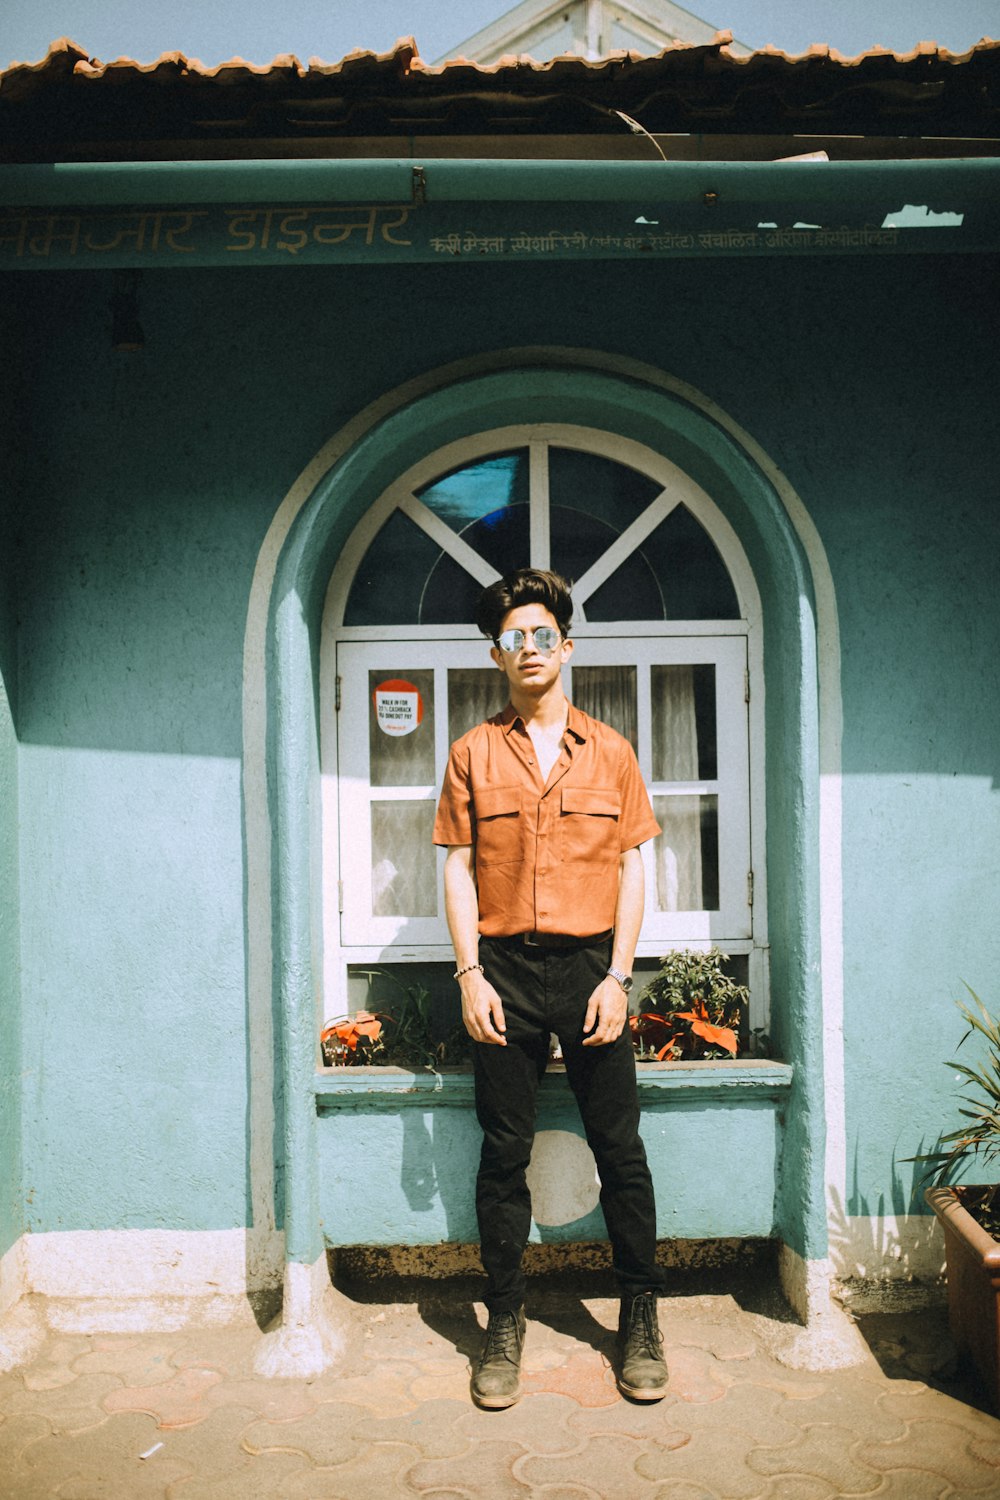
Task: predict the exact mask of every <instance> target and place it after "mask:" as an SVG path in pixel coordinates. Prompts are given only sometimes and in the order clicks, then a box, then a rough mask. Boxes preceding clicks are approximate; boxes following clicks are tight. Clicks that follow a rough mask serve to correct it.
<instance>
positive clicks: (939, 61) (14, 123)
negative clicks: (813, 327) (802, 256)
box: [0, 31, 1000, 161]
mask: <svg viewBox="0 0 1000 1500" xmlns="http://www.w3.org/2000/svg"><path fill="white" fill-rule="evenodd" d="M732 41H733V38H732V33H731V32H729V31H720V32H718V33H717V34H716V36H715V37H714V38H713V40H712V41H711V42H710V43H707V44H688V43H677V44H675V45H673V46H671V47H668V48H666V49H665V50H664V51H663V52H660V53H658V54H656V55H655V56H643V55H640V54H639V53H635V52H613V53H610V54H608V55H607V56H606V57H602V58H599V59H596V60H588V59H586V58H581V57H577V56H563V57H557V58H554V59H553V60H552V61H550V62H542V63H540V62H536V61H534V59H532V58H530V57H505V58H501V59H500V61H499V62H496V63H493V64H491V65H489V66H482V65H480V64H478V63H475V62H471V61H469V60H468V59H466V58H460V57H458V58H452V59H449V60H448V61H447V62H444V63H440V64H430V63H426V62H424V61H423V59H422V58H421V57H420V56H419V54H418V52H417V47H416V43H415V42H414V40H413V39H412V38H402V39H400V40H399V41H398V42H397V43H396V45H395V46H394V47H393V48H391V49H390V50H389V51H388V52H383V53H375V52H370V51H360V50H359V51H355V52H351V53H349V54H348V55H347V56H346V57H343V58H341V59H340V60H339V61H338V62H334V63H326V62H322V61H320V60H319V59H318V58H315V57H313V58H310V59H309V61H308V62H307V63H305V64H303V63H302V62H301V61H300V60H299V59H298V58H297V57H295V56H293V55H291V54H282V55H280V56H278V57H275V58H273V59H272V60H271V62H269V63H264V64H258V63H251V62H247V61H245V60H244V59H243V58H239V57H234V58H231V59H229V60H228V61H227V62H223V63H219V64H217V65H216V66H214V67H212V68H206V67H205V66H204V65H203V64H202V63H201V62H200V61H199V60H198V59H197V58H189V57H186V56H185V55H184V54H183V53H181V52H168V53H164V54H163V55H162V56H161V57H158V58H156V59H155V60H154V61H152V62H148V63H140V62H137V61H135V60H134V59H131V58H127V57H119V58H115V59H113V60H112V61H110V62H102V61H100V60H99V59H97V58H92V57H90V56H89V55H88V54H87V53H86V52H85V51H84V50H83V48H81V47H79V46H78V45H77V44H76V43H74V42H72V41H70V40H69V39H68V38H66V37H63V38H61V39H60V40H59V41H57V42H54V43H53V44H52V46H51V47H50V48H49V51H48V53H47V54H46V56H45V57H44V58H43V59H42V60H41V61H40V62H33V63H14V64H13V65H12V66H10V67H9V68H7V69H6V70H5V71H4V72H0V140H3V141H4V142H5V145H4V156H5V158H6V159H7V160H40V161H44V160H64V159H74V150H75V149H76V148H77V147H78V146H80V145H81V143H85V144H86V149H87V150H89V151H91V152H92V153H94V152H96V153H98V154H99V153H100V150H101V149H102V148H101V143H102V142H105V143H107V146H108V149H110V148H111V145H112V143H113V144H114V148H115V149H116V150H119V151H124V152H125V153H126V154H127V153H128V149H129V146H130V144H134V145H135V148H136V149H137V150H139V149H141V150H142V151H144V152H145V153H146V154H149V153H150V152H151V151H153V150H154V148H155V142H157V141H170V142H172V143H174V144H179V145H180V146H181V147H183V146H184V143H186V142H187V143H191V145H192V149H194V143H196V142H198V141H201V142H205V141H213V142H218V141H221V140H226V141H228V142H230V146H229V149H230V151H236V150H238V149H239V146H240V144H241V143H243V142H251V141H255V140H257V141H259V140H262V139H268V140H270V141H272V142H275V141H288V142H289V143H292V142H294V141H295V140H296V139H298V138H299V137H300V136H301V135H302V133H303V132H306V133H307V134H308V135H310V136H311V137H312V138H315V137H316V135H317V134H318V133H320V132H321V133H322V134H323V136H324V138H325V139H333V140H336V139H337V138H338V137H343V138H349V137H366V138H369V137H377V136H379V135H387V136H388V135H394V136H399V135H406V134H408V133H409V134H421V135H422V136H424V135H427V134H428V133H430V134H435V133H436V134H439V135H452V136H456V135H457V136H461V135H476V134H478V135H480V136H482V135H494V136H498V137H502V136H505V135H513V134H525V133H534V134H541V135H544V134H554V133H562V134H568V133H573V132H574V131H577V132H579V131H589V130H596V131H598V132H605V133H606V132H609V131H612V130H616V131H620V130H621V129H623V128H624V127H623V126H622V122H621V119H620V117H618V116H619V112H624V113H626V114H627V115H629V116H630V117H631V118H632V119H634V120H637V121H638V122H639V125H640V128H642V129H643V130H647V131H650V132H654V133H662V134H694V133H698V132H705V131H707V132H720V131H723V132H726V133H728V134H731V135H739V134H745V135H748V134H768V133H771V134H785V135H787V134H794V133H806V132H809V131H814V130H816V129H820V130H822V131H825V132H828V133H837V132H839V133H842V134H854V135H871V134H875V135H886V136H888V135H892V134H896V135H899V136H904V135H918V136H919V135H935V136H942V137H947V136H957V137H980V138H983V137H985V138H994V137H997V136H1000V42H997V41H992V40H989V39H984V40H983V41H982V42H980V43H978V44H977V45H976V46H975V47H972V48H970V49H969V50H968V51H967V52H963V53H954V52H950V51H948V50H947V49H946V48H942V47H938V46H937V44H936V43H934V42H921V43H920V44H919V45H918V46H917V47H915V48H913V49H912V50H911V51H910V52H906V53H895V52H891V51H889V50H888V49H886V48H882V47H873V48H870V49H869V50H868V51H866V52H863V53H861V54H859V55H858V56H856V57H846V56H844V55H842V54H841V53H839V52H837V51H836V50H835V49H833V48H830V47H828V46H825V45H823V44H819V43H817V44H816V45H815V46H812V47H810V48H808V49H807V50H806V51H805V52H801V53H797V54H789V53H787V52H784V51H782V50H781V49H780V48H776V47H764V48H761V49H760V50H758V51H757V52H753V53H749V54H743V53H740V52H739V51H738V50H735V49H734V47H733V46H732ZM307 117H308V118H307Z"/></svg>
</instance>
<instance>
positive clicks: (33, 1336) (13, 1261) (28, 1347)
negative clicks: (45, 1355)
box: [0, 1235, 45, 1373]
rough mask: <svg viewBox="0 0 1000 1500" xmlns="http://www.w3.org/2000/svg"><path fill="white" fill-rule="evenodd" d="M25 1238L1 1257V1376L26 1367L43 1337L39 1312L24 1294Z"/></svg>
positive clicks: (43, 1326)
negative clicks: (3, 1373)
mask: <svg viewBox="0 0 1000 1500" xmlns="http://www.w3.org/2000/svg"><path fill="white" fill-rule="evenodd" d="M24 1239H25V1237H24V1235H22V1236H21V1238H20V1239H19V1240H18V1241H17V1243H16V1244H15V1245H12V1246H11V1248H10V1249H9V1250H8V1251H7V1254H6V1255H4V1256H2V1257H0V1373H2V1372H3V1371H5V1370H13V1369H14V1368H15V1367H16V1366H17V1365H23V1364H27V1363H28V1362H29V1361H30V1360H31V1359H33V1358H34V1356H35V1354H36V1352H37V1351H38V1349H39V1347H40V1345H41V1343H42V1340H43V1339H44V1337H45V1325H44V1323H43V1322H42V1320H41V1318H40V1317H39V1315H38V1309H37V1308H36V1307H33V1306H31V1305H29V1303H28V1302H27V1301H26V1300H25V1297H24V1293H25V1292H26V1291H27V1282H26V1278H25V1257H24Z"/></svg>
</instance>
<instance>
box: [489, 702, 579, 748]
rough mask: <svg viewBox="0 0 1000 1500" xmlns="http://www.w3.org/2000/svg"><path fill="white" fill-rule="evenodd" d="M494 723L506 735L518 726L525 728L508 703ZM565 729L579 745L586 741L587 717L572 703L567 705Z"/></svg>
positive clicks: (515, 710) (513, 708) (518, 715)
mask: <svg viewBox="0 0 1000 1500" xmlns="http://www.w3.org/2000/svg"><path fill="white" fill-rule="evenodd" d="M494 722H495V723H497V724H499V725H500V728H501V729H502V730H503V732H504V734H508V735H509V734H510V732H511V730H512V729H514V728H515V727H516V726H518V725H519V726H520V727H521V729H524V727H525V725H524V720H523V719H522V718H521V715H520V714H519V713H518V712H517V709H516V708H515V707H514V705H513V703H508V704H507V707H506V708H505V709H504V711H503V713H501V714H498V715H497V717H496V719H495V721H494ZM566 728H567V729H568V730H569V732H570V734H571V735H573V737H574V739H577V740H579V742H580V744H581V745H582V744H583V743H584V741H585V740H586V739H587V715H586V714H585V713H584V712H583V711H582V710H581V709H579V708H577V707H576V706H575V705H574V704H572V703H570V704H569V712H568V713H567V715H566Z"/></svg>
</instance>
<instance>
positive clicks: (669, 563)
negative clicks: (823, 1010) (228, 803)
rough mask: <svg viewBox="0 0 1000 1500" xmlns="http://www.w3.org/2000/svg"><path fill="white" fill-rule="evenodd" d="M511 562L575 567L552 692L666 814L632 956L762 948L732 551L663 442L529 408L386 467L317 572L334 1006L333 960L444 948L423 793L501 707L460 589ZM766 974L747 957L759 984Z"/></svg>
mask: <svg viewBox="0 0 1000 1500" xmlns="http://www.w3.org/2000/svg"><path fill="white" fill-rule="evenodd" d="M526 565H531V566H535V567H543V568H546V567H552V568H555V569H556V570H557V571H559V572H561V573H563V574H564V576H566V577H567V578H569V579H570V580H571V581H572V583H573V601H574V629H573V634H574V637H575V639H576V642H577V648H576V652H575V654H574V656H573V659H572V662H571V663H570V665H569V666H568V667H567V668H565V674H566V688H567V691H568V693H569V696H570V697H571V698H572V700H573V701H574V702H575V703H576V704H577V706H578V707H580V708H582V709H584V710H585V711H586V712H588V713H590V714H592V715H593V716H594V717H595V718H600V719H603V720H605V721H606V722H607V723H610V724H612V725H613V726H614V727H615V728H616V729H618V730H619V731H620V732H621V733H622V734H623V735H625V737H626V738H627V739H629V740H630V741H631V743H632V745H633V747H634V748H635V750H636V754H637V755H638V758H639V764H640V767H641V769H642V772H643V776H644V778H645V780H646V783H647V786H648V787H649V790H650V793H651V796H652V799H653V806H654V810H655V812H656V816H657V818H658V820H659V822H660V824H661V825H662V829H663V831H662V833H661V834H660V835H659V837H658V838H657V839H656V840H654V841H653V843H652V844H651V845H649V846H647V848H646V849H645V851H644V857H645V858H646V861H647V888H648V897H647V910H646V919H645V922H644V924H643V930H642V934H641V938H640V945H639V955H640V956H642V955H645V956H655V955H657V954H659V953H662V952H663V951H664V950H665V949H666V948H668V947H674V946H683V945H685V944H697V945H700V944H705V943H708V942H715V943H718V944H719V945H721V946H722V947H724V948H726V949H727V951H729V952H730V953H733V954H745V955H750V954H751V953H752V952H754V950H755V949H756V950H757V951H758V953H760V952H762V951H763V941H764V940H763V935H762V932H761V923H760V921H758V922H757V924H756V926H755V904H754V876H755V874H756V876H757V883H758V889H759V886H760V877H761V875H762V869H761V864H762V850H763V840H762V829H761V827H760V823H761V817H760V811H759V810H760V809H761V808H762V805H763V801H762V798H760V797H755V796H754V787H755V786H756V785H759V784H761V777H762V764H761V760H762V757H761V755H760V753H755V755H754V756H753V757H751V735H750V713H749V704H750V697H751V684H752V682H753V681H754V679H759V678H760V667H761V663H760V659H759V657H760V640H759V634H760V632H759V621H758V619H757V606H756V597H757V596H756V590H755V588H754V585H753V580H752V577H751V575H750V572H749V569H748V567H747V564H746V560H745V558H744V556H743V553H742V549H741V548H740V546H739V544H738V542H737V540H736V537H735V535H734V533H733V532H732V530H731V528H730V527H729V525H728V523H727V522H726V521H725V520H724V519H723V517H722V516H721V513H720V512H719V511H718V510H717V509H716V507H715V506H714V504H713V503H712V501H711V500H710V499H709V497H708V496H707V495H706V494H705V493H704V491H702V490H701V489H700V488H699V486H698V485H697V484H696V483H695V482H694V481H693V480H692V479H691V478H690V477H689V476H688V475H686V474H684V473H683V472H682V471H681V470H679V469H678V468H677V467H676V466H675V465H674V464H672V463H671V462H669V461H668V460H666V459H664V458H663V457H662V456H661V455H658V454H655V453H653V452H652V451H651V450H648V449H646V448H644V447H643V446H642V445H640V444H638V443H634V442H632V441H630V440H626V439H623V438H621V437H617V436H615V435H613V434H610V433H604V432H596V431H592V430H589V429H584V428H576V427H568V426H554V425H550V424H538V425H534V426H529V427H521V428H505V429H503V430H500V431H493V432H487V433H481V434H479V435H477V436H476V437H474V438H469V439H465V440H463V441H462V442H459V443H455V444H452V445H450V446H449V447H447V448H445V449H441V450H439V451H437V452H436V453H434V454H432V455H430V456H429V457H428V458H426V459H424V460H422V461H421V462H420V463H419V464H417V465H416V466H415V467H414V468H413V469H412V470H410V471H409V472H408V473H406V474H404V475H402V476H400V478H399V479H398V481H396V483H394V484H393V485H392V486H390V488H389V489H388V490H387V491H386V492H385V494H383V496H382V497H381V499H380V500H379V501H378V502H377V503H376V505H374V506H373V507H372V509H371V510H370V512H369V513H368V515H367V516H366V517H365V519H364V521H363V522H362V523H361V524H360V525H359V526H358V528H357V529H356V531H355V533H354V534H353V536H352V537H351V539H350V542H349V544H348V546H347V547H346V548H345V550H344V553H343V554H342V556H341V558H340V560H339V562H338V564H337V567H336V569H335V571H334V574H333V577H332V579H331V583H330V588H329V591H328V595H327V601H326V608H325V612H324V625H323V647H322V657H321V660H322V671H321V693H322V698H323V703H322V768H323V773H324V781H323V785H324V805H323V873H324V907H325V909H324V941H325V948H326V963H325V973H326V983H327V986H328V988H330V987H332V989H333V992H334V994H333V995H330V996H328V999H330V1000H333V998H334V996H335V995H337V994H341V993H343V991H342V979H341V976H342V974H343V972H344V971H345V969H346V966H347V965H348V964H351V963H357V964H368V963H372V962H376V961H387V960H393V961H415V960H434V959H447V958H450V955H451V948H450V944H449V940H448V932H447V926H446V923H445V917H444V899H443V890H442V875H441V869H442V864H443V857H442V855H441V853H440V852H438V851H435V850H434V848H433V846H432V844H431V828H432V824H433V819H434V810H435V804H436V797H437V792H438V789H439V787H440V784H441V778H442V775H443V772H444V766H445V762H446V759H447V755H448V749H449V746H450V744H451V742H452V741H453V740H454V739H456V738H457V737H458V736H459V735H460V734H462V733H464V732H465V730H466V729H468V728H470V727H471V726H472V725H473V724H475V723H477V722H479V721H480V720H481V719H482V718H484V717H486V716H487V715H488V714H491V713H495V712H497V711H498V710H499V709H500V708H502V707H503V706H504V702H505V696H504V693H503V686H504V684H503V679H502V678H501V677H500V674H499V673H498V672H497V671H496V669H495V667H494V666H493V664H492V663H491V661H490V659H489V656H488V648H489V643H488V642H485V641H484V640H483V638H482V637H481V636H480V635H479V634H478V632H477V631H476V628H475V626H474V624H473V623H472V621H473V615H474V609H475V601H476V598H477V596H478V594H479V592H480V590H481V589H482V588H483V586H484V585H486V584H488V583H491V582H492V581H493V580H494V579H496V578H497V577H499V576H501V575H502V574H504V573H506V572H508V571H510V570H511V569H513V568H516V567H521V566H526ZM758 909H759V908H758ZM761 972H762V971H761V970H760V967H759V966H758V968H757V970H756V976H755V968H754V965H753V964H750V978H751V981H752V982H753V981H754V979H755V977H756V980H757V982H756V984H755V985H754V988H755V989H756V990H757V991H758V998H759V992H760V990H761V988H762V985H761V982H760V979H761ZM755 1010H757V1018H756V1019H757V1020H759V1019H760V1011H759V1009H758V1007H755Z"/></svg>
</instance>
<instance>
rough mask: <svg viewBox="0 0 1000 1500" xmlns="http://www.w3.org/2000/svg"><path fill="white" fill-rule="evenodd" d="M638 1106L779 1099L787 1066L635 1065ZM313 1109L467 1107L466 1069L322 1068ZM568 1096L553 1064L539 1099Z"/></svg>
mask: <svg viewBox="0 0 1000 1500" xmlns="http://www.w3.org/2000/svg"><path fill="white" fill-rule="evenodd" d="M637 1073H638V1079H639V1101H640V1103H641V1104H643V1105H650V1104H671V1103H685V1104H686V1103H695V1102H699V1103H700V1102H701V1101H703V1100H706V1099H721V1100H728V1101H731V1102H733V1103H736V1102H739V1101H742V1100H749V1101H752V1102H757V1101H763V1100H773V1099H781V1098H783V1097H784V1096H785V1095H786V1094H787V1093H788V1091H789V1089H790V1088H791V1085H792V1068H791V1066H790V1065H789V1064H788V1063H779V1062H769V1061H768V1060H766V1059H758V1058H738V1059H735V1060H732V1061H730V1060H729V1059H728V1058H725V1059H721V1060H718V1061H715V1060H713V1061H711V1062H686V1063H646V1062H641V1063H639V1064H638V1066H637ZM313 1088H314V1093H315V1095H316V1108H317V1110H318V1111H319V1112H320V1113H321V1114H328V1113H330V1112H331V1111H332V1110H335V1109H351V1108H364V1109H369V1110H370V1109H386V1110H396V1109H399V1108H401V1107H402V1106H404V1105H407V1104H412V1105H417V1106H420V1107H427V1106H428V1105H433V1106H434V1107H436V1108H437V1107H441V1106H448V1105H454V1106H463V1107H465V1106H471V1105H472V1102H473V1077H472V1070H471V1068H456V1069H453V1070H450V1071H445V1072H442V1073H432V1072H430V1071H429V1070H428V1071H420V1072H413V1071H411V1070H410V1069H408V1068H328V1069H324V1070H323V1071H322V1072H320V1073H317V1075H316V1078H315V1081H314V1085H313ZM563 1095H566V1096H567V1097H569V1095H568V1086H567V1083H566V1070H565V1068H564V1067H563V1066H562V1065H561V1064H560V1063H553V1064H551V1065H550V1067H549V1071H548V1072H547V1073H546V1075H545V1077H544V1078H543V1079H542V1084H541V1091H540V1097H541V1098H542V1099H546V1098H549V1099H551V1098H553V1097H560V1096H563Z"/></svg>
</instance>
